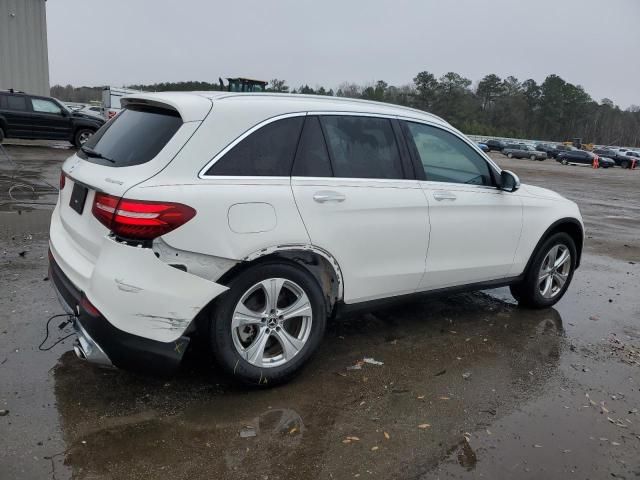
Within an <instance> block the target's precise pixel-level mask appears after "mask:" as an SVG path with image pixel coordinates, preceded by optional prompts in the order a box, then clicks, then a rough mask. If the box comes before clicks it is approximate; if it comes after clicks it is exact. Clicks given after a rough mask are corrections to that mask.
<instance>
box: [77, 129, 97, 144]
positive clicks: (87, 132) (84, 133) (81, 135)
mask: <svg viewBox="0 0 640 480" xmlns="http://www.w3.org/2000/svg"><path fill="white" fill-rule="evenodd" d="M93 133H94V132H93V130H91V129H90V128H80V129H79V130H78V131H77V132H76V134H75V135H74V136H73V144H74V145H75V146H76V147H78V148H80V147H81V146H82V145H84V144H85V143H86V141H87V140H89V139H90V138H91V135H93Z"/></svg>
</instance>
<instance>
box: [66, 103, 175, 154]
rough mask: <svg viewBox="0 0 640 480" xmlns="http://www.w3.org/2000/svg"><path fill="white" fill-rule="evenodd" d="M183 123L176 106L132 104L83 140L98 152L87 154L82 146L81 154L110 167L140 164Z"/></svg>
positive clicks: (160, 146)
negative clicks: (162, 106) (170, 107)
mask: <svg viewBox="0 0 640 480" xmlns="http://www.w3.org/2000/svg"><path fill="white" fill-rule="evenodd" d="M181 125H182V119H181V118H180V115H179V114H178V112H176V111H175V110H170V109H165V108H156V107H149V106H138V105H131V106H129V107H127V108H125V109H124V110H122V111H121V112H120V114H119V115H118V116H117V117H116V118H115V119H113V120H112V121H111V122H108V123H106V124H105V125H104V127H102V128H101V129H100V130H98V131H97V132H96V134H95V135H93V136H92V137H91V138H90V139H89V140H87V143H85V144H84V147H88V149H91V150H92V151H93V152H94V153H97V154H99V155H95V154H94V155H90V156H88V155H87V154H86V153H85V152H83V151H82V150H79V151H78V155H79V156H80V157H81V158H83V159H85V160H87V161H89V162H92V163H98V164H101V165H107V166H111V167H130V166H132V165H140V164H142V163H146V162H148V161H149V160H151V159H152V158H154V157H155V156H156V155H157V154H158V153H159V152H160V150H162V149H163V148H164V146H165V145H166V144H167V143H168V142H169V140H171V137H173V135H174V134H175V133H176V132H177V131H178V129H179V128H180V126H181ZM98 156H103V157H104V158H98Z"/></svg>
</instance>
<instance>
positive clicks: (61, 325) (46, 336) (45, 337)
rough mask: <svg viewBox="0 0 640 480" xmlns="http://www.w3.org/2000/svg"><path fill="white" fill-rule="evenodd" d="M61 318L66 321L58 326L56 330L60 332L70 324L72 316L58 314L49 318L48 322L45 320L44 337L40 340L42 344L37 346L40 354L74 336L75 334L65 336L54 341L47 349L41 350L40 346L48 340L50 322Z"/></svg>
mask: <svg viewBox="0 0 640 480" xmlns="http://www.w3.org/2000/svg"><path fill="white" fill-rule="evenodd" d="M61 317H66V320H65V321H63V322H62V323H61V324H60V325H58V329H59V330H62V329H63V328H64V327H66V326H67V325H68V324H70V323H71V322H72V321H73V318H74V317H73V315H70V314H68V313H60V314H58V315H53V316H51V317H49V320H47V325H46V326H45V329H46V331H45V336H44V340H42V343H41V344H40V345H38V350H40V351H41V352H46V351H49V350H51V349H52V348H53V347H55V346H56V345H58V344H59V343H60V342H62V341H63V340H66V339H67V338H69V337H71V336H73V335H75V332H73V333H70V334H69V335H66V336H64V337H62V338H59V339H58V340H56V341H55V342H54V343H53V344H52V345H50V346H48V347H47V348H42V345H44V344H45V342H46V341H47V340H48V339H49V324H50V323H51V320H53V319H54V318H61Z"/></svg>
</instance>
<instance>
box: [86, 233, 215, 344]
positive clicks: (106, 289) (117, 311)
mask: <svg viewBox="0 0 640 480" xmlns="http://www.w3.org/2000/svg"><path fill="white" fill-rule="evenodd" d="M114 279H116V280H115V281H114ZM225 290H227V287H225V286H223V285H219V284H217V283H214V282H212V281H209V280H206V279H204V278H200V277H199V276H196V275H192V274H191V273H187V272H183V271H181V270H178V269H176V268H173V267H171V266H169V265H167V264H165V263H163V262H161V261H159V260H158V258H157V257H156V256H155V255H154V253H153V252H152V251H151V249H144V248H132V247H130V246H127V245H124V244H120V243H117V242H116V241H114V240H112V239H110V238H105V240H104V245H103V247H102V249H101V252H100V257H99V259H98V262H97V264H96V268H95V269H94V270H93V275H92V276H91V279H90V282H89V286H88V288H86V291H85V293H86V295H87V298H89V300H90V301H91V302H92V303H93V304H94V305H95V306H96V308H97V309H98V310H100V312H101V313H102V314H103V315H104V316H105V318H107V319H108V320H109V322H110V323H112V324H113V325H114V326H115V327H117V328H119V329H121V330H123V331H125V332H127V333H131V334H134V335H139V336H144V337H146V338H150V339H152V340H157V341H160V342H172V341H174V340H176V339H177V338H179V337H180V336H181V335H182V334H183V333H184V331H185V330H186V329H187V327H188V326H189V324H190V323H191V321H192V320H193V319H194V318H195V316H196V315H197V314H198V312H200V310H201V309H202V308H203V307H204V306H205V305H207V304H208V303H209V302H210V301H211V300H212V299H213V298H215V297H216V296H218V295H220V294H221V293H222V292H224V291H225ZM132 293H135V294H132ZM141 306H143V308H144V314H141V313H140V309H141Z"/></svg>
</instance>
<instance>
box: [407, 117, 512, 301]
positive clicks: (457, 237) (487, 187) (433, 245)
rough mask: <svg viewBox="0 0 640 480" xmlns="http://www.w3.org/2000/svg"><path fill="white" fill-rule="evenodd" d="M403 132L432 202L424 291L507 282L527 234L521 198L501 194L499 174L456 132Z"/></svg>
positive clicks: (411, 128) (422, 128)
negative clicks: (523, 225)
mask: <svg viewBox="0 0 640 480" xmlns="http://www.w3.org/2000/svg"><path fill="white" fill-rule="evenodd" d="M403 130H404V132H405V135H406V137H407V141H408V142H409V149H410V151H411V152H412V154H413V157H414V160H415V164H416V168H417V169H419V171H420V173H421V174H422V180H421V181H420V184H421V187H422V189H423V191H424V193H425V195H426V197H427V199H428V202H429V221H430V224H431V231H430V237H429V249H428V252H427V266H426V271H425V275H424V277H423V279H422V281H421V282H420V286H419V289H420V290H431V289H437V288H445V287H451V286H457V285H467V284H473V283H478V282H486V281H490V280H497V279H502V278H505V277H507V276H508V275H509V272H510V270H511V267H512V265H513V259H514V255H515V252H516V249H517V247H518V243H519V241H520V234H521V231H522V201H521V199H520V197H519V196H518V194H517V192H514V193H510V192H505V191H503V190H500V189H499V188H497V187H496V178H497V175H498V170H497V168H496V167H493V166H492V165H490V164H489V162H488V161H487V159H486V158H485V157H484V156H483V155H482V154H481V153H480V152H478V151H477V149H475V148H474V147H473V146H472V144H471V143H470V142H468V141H467V140H465V139H463V138H462V137H461V136H459V134H458V133H457V132H454V131H453V130H449V129H446V128H444V127H441V126H436V125H430V124H425V123H418V122H413V121H406V122H404V123H403Z"/></svg>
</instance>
